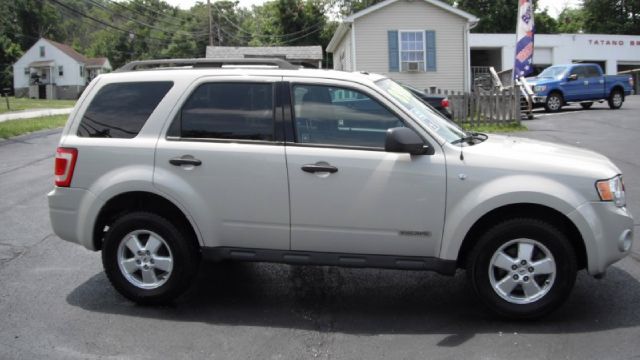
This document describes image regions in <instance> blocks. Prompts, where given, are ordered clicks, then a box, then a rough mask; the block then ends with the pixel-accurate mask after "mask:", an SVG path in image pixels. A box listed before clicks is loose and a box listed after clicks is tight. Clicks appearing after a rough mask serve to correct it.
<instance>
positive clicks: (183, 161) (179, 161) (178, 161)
mask: <svg viewBox="0 0 640 360" xmlns="http://www.w3.org/2000/svg"><path fill="white" fill-rule="evenodd" d="M169 164H171V165H175V166H182V165H192V166H200V165H202V161H200V160H198V159H194V158H190V157H177V158H173V159H171V160H169Z"/></svg>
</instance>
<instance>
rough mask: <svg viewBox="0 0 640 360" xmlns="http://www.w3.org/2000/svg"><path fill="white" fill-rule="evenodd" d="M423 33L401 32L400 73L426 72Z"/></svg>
mask: <svg viewBox="0 0 640 360" xmlns="http://www.w3.org/2000/svg"><path fill="white" fill-rule="evenodd" d="M424 49H425V44H424V32H423V31H400V65H401V67H400V71H425V61H424V59H425V51H424Z"/></svg>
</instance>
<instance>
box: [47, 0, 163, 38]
mask: <svg viewBox="0 0 640 360" xmlns="http://www.w3.org/2000/svg"><path fill="white" fill-rule="evenodd" d="M49 1H51V2H53V3H55V4H57V5H58V6H61V7H63V8H65V9H67V10H69V11H71V12H73V13H75V14H78V15H80V16H82V17H85V18H87V19H91V20H93V21H95V22H97V23H99V24H102V25H104V26H106V27H109V28H112V29H114V30H118V31H122V32H124V33H127V34H133V35H135V36H137V37H140V38H145V36H141V35H139V34H138V33H136V32H135V31H133V30H126V29H123V28H120V27H118V26H115V25H113V24H109V23H106V22H104V21H102V20H99V19H96V18H94V17H93V16H90V15H87V14H85V13H83V12H81V11H79V10H77V9H74V8H73V7H71V6H68V5H66V4H64V3H62V2H60V1H58V0H49ZM146 38H148V39H152V40H156V41H160V42H163V43H166V42H167V39H160V38H156V37H153V36H151V35H149V36H146Z"/></svg>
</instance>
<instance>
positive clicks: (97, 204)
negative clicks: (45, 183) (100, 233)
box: [47, 187, 103, 250]
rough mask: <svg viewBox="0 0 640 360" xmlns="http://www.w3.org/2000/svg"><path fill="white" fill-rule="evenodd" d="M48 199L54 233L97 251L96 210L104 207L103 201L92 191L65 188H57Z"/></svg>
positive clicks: (48, 195)
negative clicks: (94, 235)
mask: <svg viewBox="0 0 640 360" xmlns="http://www.w3.org/2000/svg"><path fill="white" fill-rule="evenodd" d="M47 198H48V200H49V219H50V220H51V227H52V228H53V232H54V233H55V234H56V235H58V237H60V238H61V239H63V240H67V241H70V242H73V243H76V244H80V245H82V246H84V247H86V248H87V249H89V250H96V249H95V248H94V245H93V226H94V220H95V219H96V218H97V211H96V210H95V209H100V208H101V207H102V204H103V202H102V200H100V199H98V198H97V197H96V196H95V195H93V194H92V193H91V192H90V191H87V190H84V189H78V188H64V187H55V188H54V189H53V190H52V191H51V192H49V194H47Z"/></svg>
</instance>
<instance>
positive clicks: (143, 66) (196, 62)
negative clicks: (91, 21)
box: [116, 58, 299, 72]
mask: <svg viewBox="0 0 640 360" xmlns="http://www.w3.org/2000/svg"><path fill="white" fill-rule="evenodd" d="M225 65H229V66H233V65H240V66H241V65H250V66H259V65H266V66H274V67H277V68H278V69H287V70H297V69H299V67H298V66H296V65H293V64H291V63H290V62H288V61H285V60H282V59H277V58H248V59H209V58H194V59H159V60H136V61H132V62H130V63H127V64H125V65H124V66H122V67H121V68H119V69H118V70H116V72H125V71H136V70H150V69H156V68H163V67H182V66H191V67H192V68H221V67H223V66H225Z"/></svg>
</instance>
